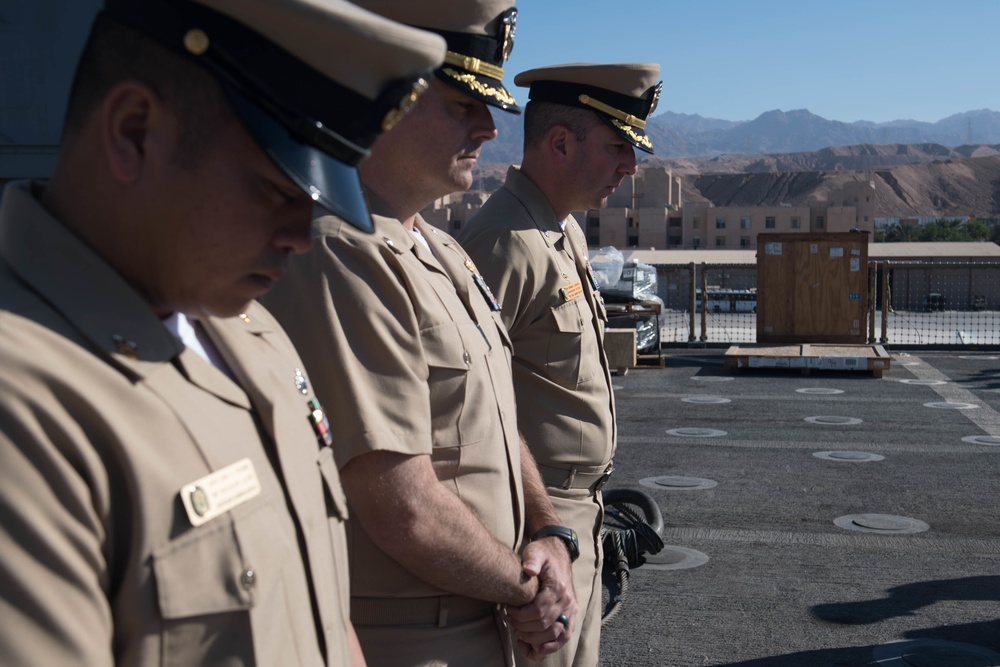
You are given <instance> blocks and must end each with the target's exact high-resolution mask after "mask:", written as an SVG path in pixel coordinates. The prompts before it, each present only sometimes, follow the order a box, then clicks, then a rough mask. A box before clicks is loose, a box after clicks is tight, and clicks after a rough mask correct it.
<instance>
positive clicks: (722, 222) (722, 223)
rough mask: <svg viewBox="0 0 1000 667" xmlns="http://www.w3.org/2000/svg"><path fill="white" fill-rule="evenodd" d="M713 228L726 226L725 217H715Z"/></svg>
mask: <svg viewBox="0 0 1000 667" xmlns="http://www.w3.org/2000/svg"><path fill="white" fill-rule="evenodd" d="M715 228H716V229H725V228H726V219H725V218H716V219H715Z"/></svg>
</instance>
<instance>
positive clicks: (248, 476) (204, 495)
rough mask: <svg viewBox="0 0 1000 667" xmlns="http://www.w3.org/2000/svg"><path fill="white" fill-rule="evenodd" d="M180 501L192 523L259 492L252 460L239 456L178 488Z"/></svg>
mask: <svg viewBox="0 0 1000 667" xmlns="http://www.w3.org/2000/svg"><path fill="white" fill-rule="evenodd" d="M180 493H181V502H182V503H184V509H185V510H186V511H187V515H188V519H189V520H190V521H191V525H192V526H200V525H201V524H203V523H205V522H207V521H211V520H212V519H214V518H215V517H217V516H219V515H220V514H225V513H226V512H228V511H229V510H231V509H233V508H234V507H238V506H240V505H242V504H243V503H245V502H246V501H248V500H250V499H251V498H254V497H255V496H258V495H260V480H259V479H258V478H257V470H256V469H255V468H254V467H253V461H251V460H250V459H242V460H240V461H237V462H236V463H233V464H230V465H228V466H226V467H225V468H222V469H221V470H216V471H215V472H213V473H212V474H210V475H206V476H204V477H202V478H201V479H197V480H195V481H193V482H191V483H190V484H185V485H184V486H183V487H182V488H181V492H180Z"/></svg>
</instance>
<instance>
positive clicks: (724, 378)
mask: <svg viewBox="0 0 1000 667" xmlns="http://www.w3.org/2000/svg"><path fill="white" fill-rule="evenodd" d="M691 379H692V380H698V381H699V382H732V380H733V378H732V377H731V376H729V375H692V376H691Z"/></svg>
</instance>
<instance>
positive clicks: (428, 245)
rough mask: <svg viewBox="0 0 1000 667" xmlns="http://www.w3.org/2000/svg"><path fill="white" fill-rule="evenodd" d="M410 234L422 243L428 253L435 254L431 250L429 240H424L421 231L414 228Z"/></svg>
mask: <svg viewBox="0 0 1000 667" xmlns="http://www.w3.org/2000/svg"><path fill="white" fill-rule="evenodd" d="M410 233H411V234H413V237H414V238H415V239H417V241H419V242H420V245H422V246H423V247H425V248H427V252H429V253H431V254H432V255H433V254H434V252H433V251H432V250H431V244H430V243H428V242H427V239H425V238H424V235H423V234H421V233H420V230H419V229H417V228H416V227H414V228H413V229H411V230H410Z"/></svg>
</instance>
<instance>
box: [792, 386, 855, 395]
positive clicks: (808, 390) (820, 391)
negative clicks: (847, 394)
mask: <svg viewBox="0 0 1000 667" xmlns="http://www.w3.org/2000/svg"><path fill="white" fill-rule="evenodd" d="M795 393H797V394H814V395H817V396H832V395H834V394H843V393H844V390H843V389H830V388H829V387H805V388H804V389H796V390H795Z"/></svg>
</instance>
